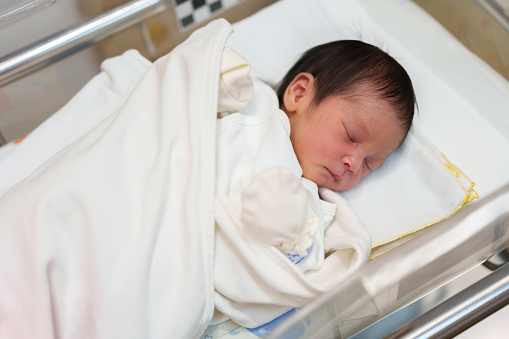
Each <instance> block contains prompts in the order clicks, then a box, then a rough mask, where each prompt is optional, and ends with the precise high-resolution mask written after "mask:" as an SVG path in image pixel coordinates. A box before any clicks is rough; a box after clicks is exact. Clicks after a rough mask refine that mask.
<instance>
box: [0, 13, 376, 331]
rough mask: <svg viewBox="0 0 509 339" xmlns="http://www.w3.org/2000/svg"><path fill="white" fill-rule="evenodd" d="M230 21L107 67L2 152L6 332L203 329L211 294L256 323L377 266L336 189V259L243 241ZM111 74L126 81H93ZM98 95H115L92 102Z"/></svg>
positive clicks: (0, 311) (0, 254)
mask: <svg viewBox="0 0 509 339" xmlns="http://www.w3.org/2000/svg"><path fill="white" fill-rule="evenodd" d="M231 31H232V29H231V26H230V25H229V24H228V23H227V22H226V21H224V20H218V21H215V22H213V23H211V24H210V25H208V26H207V27H206V28H204V29H202V30H199V31H197V32H195V33H193V35H192V36H191V37H190V38H189V39H188V40H187V41H186V42H184V43H183V44H182V45H180V46H179V47H178V48H176V49H175V50H174V51H172V52H171V53H170V54H169V55H167V56H165V57H162V58H161V59H159V60H158V61H156V62H155V63H154V64H153V65H149V64H146V63H145V62H141V61H142V60H140V63H139V67H138V68H137V70H135V71H131V70H127V74H129V76H125V74H122V72H121V69H115V67H113V65H110V66H112V67H110V68H109V71H108V72H105V73H102V74H101V75H100V77H98V78H95V79H94V80H92V81H91V83H90V84H89V85H87V86H86V87H85V88H84V89H83V91H81V92H80V93H78V95H77V96H76V97H75V99H73V100H71V102H70V103H69V104H68V105H67V106H66V107H64V108H63V110H61V111H60V112H58V114H57V116H56V117H53V118H52V119H50V120H49V121H47V122H46V123H45V124H44V125H43V126H41V127H40V128H39V129H38V130H36V131H34V133H32V134H31V135H29V136H28V137H27V139H26V141H23V142H22V143H21V144H20V145H19V146H16V147H19V148H18V149H13V150H12V151H11V153H9V154H7V156H6V157H5V158H4V159H2V161H1V162H0V173H1V172H2V171H4V172H5V173H7V174H9V175H8V176H7V178H8V180H6V181H4V182H3V184H2V185H1V186H0V196H1V197H0V220H1V221H2V222H1V223H0V272H2V273H1V276H0V338H53V337H60V338H75V337H78V336H81V337H85V338H148V337H151V338H196V337H198V336H200V335H201V334H202V333H203V331H204V330H205V328H206V327H207V325H208V324H209V322H210V320H211V319H212V316H213V311H214V303H215V305H216V307H217V308H218V309H219V310H220V311H221V312H222V315H223V316H224V317H221V319H225V318H231V319H234V320H235V321H237V322H238V323H239V324H241V325H243V326H251V327H252V326H258V325H261V324H263V323H265V322H267V321H269V320H272V319H273V318H275V317H276V316H278V315H280V314H282V313H284V312H286V311H287V310H288V309H290V308H293V307H295V306H303V305H304V304H305V303H307V302H308V301H310V300H312V299H314V298H316V297H317V296H318V295H319V294H321V293H323V292H324V291H327V290H328V289H330V288H331V287H333V286H334V285H335V284H337V283H339V282H340V281H341V280H342V279H344V278H346V277H347V276H348V275H349V274H350V273H352V272H353V271H355V270H356V269H358V268H359V267H360V266H361V265H362V264H363V263H364V262H365V261H366V260H367V257H368V255H369V250H370V247H371V238H370V235H369V233H367V231H366V230H365V228H364V227H363V225H362V224H361V223H360V221H359V219H358V218H357V216H356V215H355V214H354V213H353V211H352V210H351V208H350V207H349V206H348V204H347V203H346V202H345V200H344V199H342V198H341V197H339V195H337V194H336V193H334V192H331V191H328V190H322V191H321V195H322V198H323V199H325V200H327V201H329V202H331V203H333V204H335V205H336V208H337V212H336V215H337V217H336V218H335V220H333V222H332V223H331V225H330V226H329V228H328V229H327V231H326V233H325V243H324V247H325V249H326V251H327V253H326V254H327V255H326V256H325V255H324V258H323V266H322V268H321V269H319V270H314V271H308V272H302V271H301V270H299V269H298V268H296V266H295V265H294V264H293V263H291V261H289V260H288V258H287V257H286V256H285V255H283V254H282V253H281V252H279V251H278V250H277V249H276V248H275V247H271V246H267V245H264V244H260V243H255V242H252V241H249V240H247V239H246V237H244V235H243V233H242V227H241V225H239V223H238V218H237V216H236V215H235V213H234V212H232V210H231V209H230V208H229V205H230V203H229V201H228V200H227V199H224V197H222V196H221V194H220V193H216V191H215V190H216V173H215V169H216V149H215V147H216V140H215V138H216V134H215V133H216V116H217V93H218V83H219V73H220V61H221V55H222V52H223V49H224V45H225V43H226V40H227V38H228V36H229V34H230V33H231ZM134 59H137V58H136V57H135V58H134ZM120 61H121V63H122V60H120ZM124 61H125V60H124ZM124 66H125V65H124ZM137 74H139V76H137ZM114 75H115V76H114ZM108 76H110V77H111V79H109V78H108ZM119 80H120V83H119ZM122 80H125V82H122ZM104 84H108V88H109V89H111V88H115V89H116V90H118V91H117V92H115V91H113V92H111V91H110V90H109V89H108V88H106V92H103V91H102V90H103V89H104V88H103V87H99V88H93V87H92V88H91V85H94V86H95V85H100V86H102V85H104ZM110 85H111V87H110ZM100 93H104V94H105V95H106V96H107V97H108V100H106V101H104V102H101V101H99V102H101V103H104V105H99V106H98V107H94V104H93V100H94V99H97V95H100ZM91 94H92V95H91ZM82 105H84V106H82ZM84 108H86V109H90V110H95V109H96V111H95V112H94V113H95V114H94V116H93V117H92V118H91V119H88V118H84V117H85V116H86V115H83V114H77V113H76V112H75V111H74V110H78V111H79V112H81V113H84V112H83V110H84ZM86 109H85V110H86ZM87 117H88V116H87ZM76 126H78V127H77V128H76ZM53 131H54V132H55V135H54V136H55V137H54V139H53V140H51V137H52V132H53ZM48 137H49V138H50V140H49V142H48V143H47V145H48V146H49V147H46V148H44V151H45V152H46V153H45V154H44V156H43V155H41V154H39V153H38V149H39V148H38V146H39V145H40V142H41V141H42V140H44V139H47V138H48ZM30 154H35V155H38V156H36V157H33V158H26V156H28V155H30ZM24 159H26V160H27V161H24ZM13 165H14V167H16V168H19V171H14V170H13V168H14V167H13ZM2 194H3V195H2ZM317 210H319V207H317ZM324 254H325V253H324ZM214 275H215V276H214Z"/></svg>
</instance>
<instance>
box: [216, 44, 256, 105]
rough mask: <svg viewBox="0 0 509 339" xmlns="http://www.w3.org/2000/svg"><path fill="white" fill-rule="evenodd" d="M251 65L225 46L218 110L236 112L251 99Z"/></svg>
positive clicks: (252, 94)
mask: <svg viewBox="0 0 509 339" xmlns="http://www.w3.org/2000/svg"><path fill="white" fill-rule="evenodd" d="M250 70H251V65H250V64H249V63H248V62H247V60H246V59H244V58H243V57H241V56H240V55H239V54H238V53H237V52H235V51H234V50H233V49H231V48H228V47H226V48H225V49H224V51H223V56H222V59H221V71H220V72H221V73H220V75H219V93H218V99H217V111H218V112H238V111H239V110H240V109H242V108H243V107H244V106H246V105H247V103H248V102H249V101H251V99H253V96H254V93H253V91H254V90H253V80H252V79H251V77H250V76H249V71H250Z"/></svg>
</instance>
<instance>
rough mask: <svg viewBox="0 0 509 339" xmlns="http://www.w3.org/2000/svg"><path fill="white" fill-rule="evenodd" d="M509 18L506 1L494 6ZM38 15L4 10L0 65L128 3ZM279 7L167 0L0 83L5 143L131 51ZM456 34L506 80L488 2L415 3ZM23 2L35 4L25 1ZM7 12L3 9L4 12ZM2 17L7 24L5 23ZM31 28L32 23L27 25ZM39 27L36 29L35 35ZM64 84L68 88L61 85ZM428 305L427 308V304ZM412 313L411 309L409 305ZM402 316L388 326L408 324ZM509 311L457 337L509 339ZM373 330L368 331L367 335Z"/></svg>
mask: <svg viewBox="0 0 509 339" xmlns="http://www.w3.org/2000/svg"><path fill="white" fill-rule="evenodd" d="M497 1H498V2H497V4H498V5H499V6H500V7H501V8H505V14H506V15H509V0H497ZM32 2H33V3H35V6H34V7H33V8H30V10H28V11H26V13H22V14H19V15H14V16H12V17H9V14H10V12H9V11H10V10H11V9H12V8H13V6H12V5H13V4H14V3H15V2H14V1H4V2H2V4H0V18H3V19H6V20H3V21H0V58H2V59H0V61H2V62H3V61H5V60H6V59H8V55H9V54H10V53H13V52H15V51H18V50H19V49H22V48H24V47H25V46H29V45H31V44H33V43H34V42H36V41H38V40H40V39H44V38H45V37H48V36H51V35H52V34H55V33H58V32H61V31H62V30H65V29H67V28H69V27H74V26H77V25H80V24H82V23H84V22H87V21H88V20H91V19H93V18H95V17H97V16H100V15H102V14H104V13H108V12H109V11H111V10H112V9H114V8H116V7H117V6H122V5H125V4H127V3H129V1H122V0H87V1H80V0H55V1H53V0H50V1H39V3H38V4H37V1H32ZM274 2H275V1H274V0H220V1H210V0H202V1H197V0H194V1H190V0H189V1H185V0H172V1H170V0H168V5H167V6H166V7H165V8H163V9H159V10H158V11H157V12H156V13H150V14H149V15H147V16H146V18H143V20H140V21H139V22H134V23H129V24H127V25H126V27H122V28H121V29H119V31H118V32H114V34H112V35H111V36H108V37H107V38H105V39H103V38H101V37H99V38H98V39H99V40H101V41H100V42H98V43H96V44H94V45H93V46H90V47H87V48H84V49H82V50H80V51H79V52H77V53H73V54H70V55H69V56H68V57H66V58H63V59H61V60H59V61H57V62H55V63H52V64H50V65H47V66H46V67H44V68H43V69H40V70H36V71H34V72H31V73H30V74H28V75H26V76H23V77H21V78H17V79H14V80H2V82H1V83H0V84H1V85H2V86H1V87H0V138H1V140H0V141H1V142H3V143H5V142H10V141H13V140H16V139H18V138H21V137H23V136H24V135H25V134H27V133H28V132H30V131H31V130H32V129H34V128H35V127H36V126H37V125H39V124H40V123H41V122H42V121H44V120H45V119H46V118H47V117H48V116H49V115H51V114H52V113H53V112H55V111H56V110H58V109H59V108H60V107H61V106H62V105H63V104H64V103H65V102H67V101H68V100H69V99H70V98H71V97H72V96H73V95H74V94H75V93H76V92H77V91H78V90H79V89H80V88H81V87H82V86H83V85H84V84H85V83H86V82H87V81H88V80H90V79H91V78H92V76H94V75H95V74H96V73H98V71H99V65H100V63H101V61H102V60H104V59H106V58H109V57H112V56H116V55H119V54H121V53H123V52H124V51H125V50H127V49H131V48H135V49H138V50H139V51H140V52H141V53H142V55H144V56H145V57H147V58H149V59H151V60H155V59H157V58H158V57H160V56H162V55H164V54H166V53H168V52H169V51H171V49H172V48H174V47H175V46H176V45H178V44H179V43H180V42H182V41H183V40H185V39H186V38H187V37H188V36H189V34H190V33H191V32H192V31H193V30H194V29H196V28H197V27H200V26H203V25H204V24H206V23H207V22H208V21H210V20H211V19H214V18H217V17H224V18H226V19H227V20H229V21H230V22H236V21H238V20H241V19H242V18H244V17H246V16H248V15H250V14H252V13H254V12H256V11H258V10H260V9H262V8H264V7H266V6H268V5H270V4H272V3H274ZM415 2H416V3H417V4H418V5H419V6H421V7H422V8H423V9H424V10H425V11H426V12H428V13H429V14H430V15H431V16H432V17H434V18H435V19H436V20H437V21H438V22H440V23H441V24H442V25H443V26H444V27H445V28H446V29H447V30H448V31H449V32H450V33H451V34H452V35H454V36H455V37H456V38H457V39H458V40H459V41H460V42H461V43H462V44H464V45H465V46H466V47H467V48H468V49H470V50H471V51H472V52H473V53H475V54H477V55H478V56H479V57H480V58H482V59H483V60H484V61H485V62H486V63H487V64H489V65H490V66H491V67H492V68H493V69H494V70H496V71H497V72H498V73H499V74H500V75H502V76H503V77H505V78H506V79H508V80H509V19H508V18H507V17H506V18H505V20H506V21H504V18H503V15H502V16H501V15H500V13H498V14H497V13H494V12H493V11H492V10H490V8H489V6H487V5H486V4H485V1H480V0H479V1H474V0H415ZM24 3H30V2H29V1H24ZM2 6H4V7H3V8H2ZM1 15H3V17H2V16H1ZM28 23H30V24H28ZM35 27H37V28H35ZM62 83H65V84H66V85H65V86H62ZM489 273H490V271H489V270H488V269H487V268H485V267H484V266H479V267H476V268H475V269H473V270H471V271H469V272H467V273H465V274H464V275H462V276H460V277H459V278H457V279H455V280H454V281H453V282H451V283H449V284H447V285H446V286H444V287H442V288H439V289H438V290H436V291H434V292H432V293H431V294H430V295H429V296H427V297H426V298H428V300H432V299H433V298H437V297H440V298H444V296H445V297H447V296H452V295H454V294H455V293H456V292H458V291H460V290H462V289H463V288H465V287H467V286H469V285H471V284H473V283H474V282H476V281H478V280H480V279H481V278H482V277H484V276H486V275H488V274H489ZM426 298H425V299H424V301H423V302H426ZM409 307H411V305H410V306H409ZM405 317H406V315H405V310H402V311H400V312H398V313H396V314H394V315H392V316H390V317H389V318H388V319H387V321H390V322H404V321H405ZM508 318H509V307H505V308H504V309H502V310H500V311H498V312H496V313H495V314H493V315H491V316H490V317H488V318H486V319H485V320H483V321H482V322H480V323H479V324H477V325H475V326H474V327H472V328H470V329H469V330H467V331H465V332H464V333H462V334H460V335H459V336H458V337H459V338H464V339H469V338H507V333H508V331H509V322H508V321H507V319H508ZM370 331H371V332H370ZM383 331H384V324H383V323H381V324H375V325H374V326H373V327H372V328H371V329H368V330H367V331H366V334H364V335H363V334H361V335H359V336H358V337H359V338H364V337H365V338H375V337H376V336H375V335H376V334H375V333H383Z"/></svg>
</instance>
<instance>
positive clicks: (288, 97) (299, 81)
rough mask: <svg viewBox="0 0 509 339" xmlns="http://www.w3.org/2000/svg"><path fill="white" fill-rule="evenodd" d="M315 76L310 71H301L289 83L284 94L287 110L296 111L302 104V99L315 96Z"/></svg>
mask: <svg viewBox="0 0 509 339" xmlns="http://www.w3.org/2000/svg"><path fill="white" fill-rule="evenodd" d="M314 81H315V78H314V77H313V75H312V74H310V73H299V74H298V75H297V76H296V77H295V78H294V79H293V80H292V82H291V83H290V85H288V87H287V88H286V91H285V95H284V98H283V99H284V105H285V108H286V111H287V112H295V111H297V109H298V107H299V106H300V105H301V104H302V101H303V100H302V99H312V98H313V84H314Z"/></svg>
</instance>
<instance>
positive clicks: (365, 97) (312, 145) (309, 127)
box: [217, 41, 415, 266]
mask: <svg viewBox="0 0 509 339" xmlns="http://www.w3.org/2000/svg"><path fill="white" fill-rule="evenodd" d="M249 69H250V67H249V64H248V63H247V61H245V60H244V59H243V58H242V57H240V56H239V55H238V54H237V53H235V52H234V51H232V50H231V49H225V51H224V55H223V60H222V68H221V80H220V90H219V100H218V111H219V112H220V113H219V117H220V119H219V120H218V169H217V172H218V179H219V180H218V187H219V188H220V189H221V190H222V191H223V192H224V193H225V194H226V195H227V196H228V198H229V199H230V200H231V202H232V204H233V205H234V206H235V208H236V209H237V211H239V215H240V219H241V222H242V225H243V227H244V232H245V234H246V235H247V236H249V237H250V238H251V239H253V240H254V241H257V242H259V243H264V244H267V245H272V246H275V247H277V248H278V249H279V250H281V251H282V252H283V253H284V254H286V255H287V256H288V257H289V258H290V260H292V261H293V262H295V263H301V262H302V261H303V258H305V257H306V255H308V254H310V253H312V252H314V251H316V250H318V251H319V250H321V248H318V247H320V246H313V244H319V243H320V242H322V241H323V233H324V230H325V229H326V228H327V225H328V223H329V222H330V220H332V218H333V217H334V215H335V213H336V211H335V209H336V206H334V205H332V204H329V203H327V202H325V201H323V200H321V199H320V198H319V196H318V187H319V186H320V187H326V188H329V189H332V190H334V191H340V190H345V189H349V188H351V187H353V186H355V185H356V184H357V183H358V182H359V181H360V180H361V179H362V178H363V177H364V176H366V175H367V174H368V173H369V172H370V171H371V170H374V169H376V168H378V167H379V166H381V165H382V164H383V162H384V161H385V159H386V158H387V156H389V154H391V153H392V152H393V151H394V150H396V149H397V148H398V147H399V145H401V143H402V142H403V140H404V138H405V136H406V134H407V133H408V130H409V129H410V126H411V122H412V119H413V112H414V105H415V94H414V91H413V87H412V84H411V81H410V78H409V77H408V75H407V73H406V72H405V70H404V69H403V68H402V67H401V65H399V64H398V63H397V62H396V61H395V60H394V59H393V58H392V57H390V56H389V55H388V54H386V53H385V52H383V51H381V50H380V49H378V48H377V47H374V46H371V45H368V44H365V43H363V42H360V41H336V42H332V43H328V44H324V45H321V46H317V47H315V48H312V49H311V50H309V51H308V52H306V54H304V55H303V57H302V58H301V59H300V60H299V61H298V62H297V63H296V64H295V65H294V67H293V68H292V69H291V70H290V71H289V72H288V74H287V75H286V77H285V78H284V79H283V81H282V84H281V86H280V87H279V89H278V96H276V93H275V92H274V91H273V90H272V88H271V87H269V86H268V85H266V84H264V83H263V82H261V81H259V80H257V79H254V81H253V80H251V79H250V77H249ZM253 88H254V90H253ZM253 97H254V99H253ZM306 261H307V260H304V262H306ZM310 265H313V264H312V263H310ZM305 266H308V265H305Z"/></svg>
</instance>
